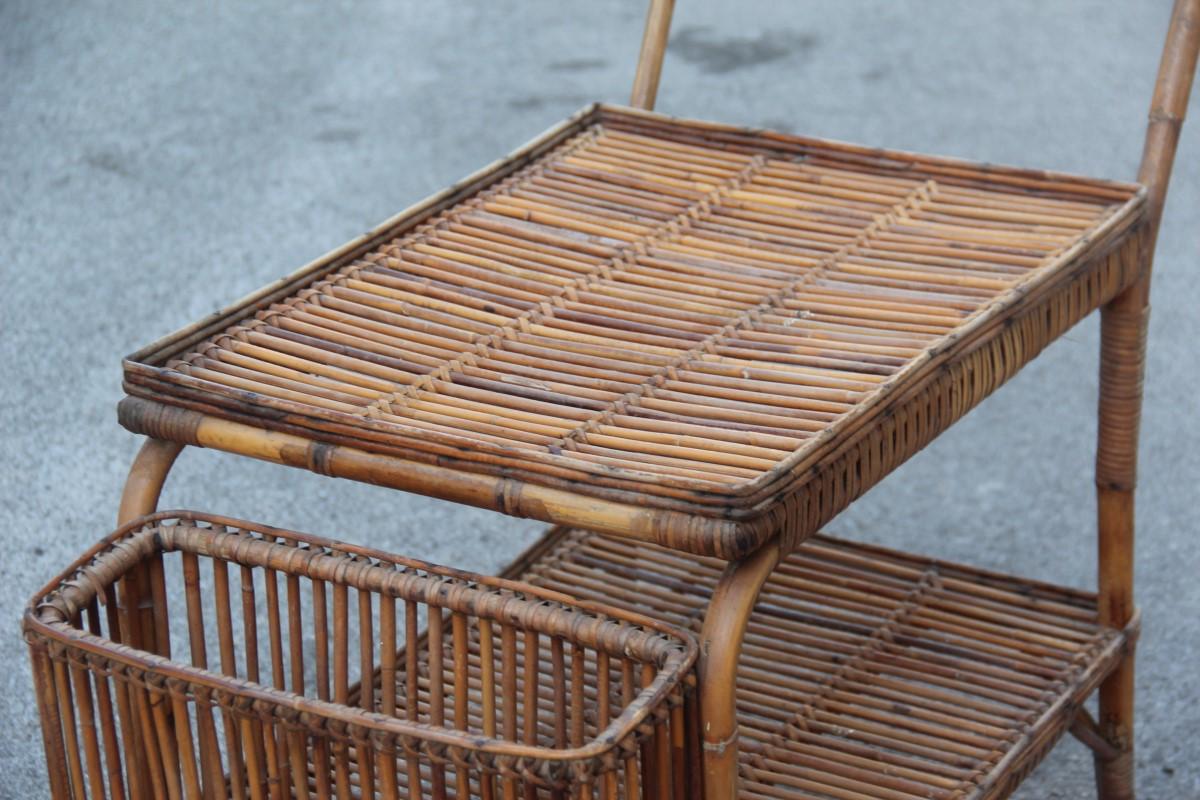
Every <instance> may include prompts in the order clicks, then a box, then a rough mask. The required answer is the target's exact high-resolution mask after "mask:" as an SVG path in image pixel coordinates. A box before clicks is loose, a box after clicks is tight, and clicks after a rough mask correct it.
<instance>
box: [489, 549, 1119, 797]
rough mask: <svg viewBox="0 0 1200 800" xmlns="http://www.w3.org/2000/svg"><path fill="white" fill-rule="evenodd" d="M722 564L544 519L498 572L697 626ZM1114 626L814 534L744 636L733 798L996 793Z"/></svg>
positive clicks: (1068, 715) (1072, 696)
mask: <svg viewBox="0 0 1200 800" xmlns="http://www.w3.org/2000/svg"><path fill="white" fill-rule="evenodd" d="M723 568H724V562H721V561H717V560H704V559H696V558H695V557H692V556H686V555H680V554H677V553H675V552H673V551H670V550H666V549H663V548H660V547H656V546H654V545H645V544H638V543H634V542H630V541H626V540H616V539H612V538H608V537H603V536H600V535H596V534H592V533H588V532H584V531H575V530H563V529H556V530H555V531H553V532H552V533H551V534H549V535H548V537H547V538H546V539H545V540H543V542H542V543H541V544H540V545H539V546H536V547H535V548H534V549H533V550H531V551H530V552H529V553H528V554H526V556H524V557H523V558H522V559H520V560H518V562H516V563H514V564H513V565H512V566H511V567H510V569H509V571H508V573H507V574H508V575H509V576H511V577H518V576H519V577H520V578H521V579H522V580H524V581H526V582H529V583H532V584H535V585H540V586H543V587H546V588H552V589H558V590H561V591H564V592H568V593H570V594H573V595H575V596H576V597H579V598H581V599H591V600H597V601H604V602H607V603H611V604H616V605H621V604H625V605H627V606H629V607H631V608H636V609H637V610H638V611H639V612H641V613H645V614H650V615H653V616H656V617H658V618H661V619H663V620H664V621H668V622H670V623H673V624H676V625H680V626H682V627H687V628H690V629H691V630H693V631H696V632H699V630H700V626H701V623H702V620H703V613H704V609H705V607H706V605H707V601H708V597H709V595H710V594H711V592H712V589H713V588H714V586H715V585H716V583H717V581H718V579H719V578H720V575H721V573H722V570H723ZM1132 635H1133V634H1132V631H1116V630H1112V629H1108V628H1104V627H1101V626H1100V625H1099V624H1098V623H1097V621H1096V602H1095V596H1094V595H1092V594H1087V593H1083V592H1078V591H1075V590H1070V589H1062V588H1058V587H1053V586H1049V585H1045V584H1040V583H1036V582H1030V581H1023V580H1019V579H1016V578H1010V577H1005V576H1001V575H996V574H993V573H987V572H982V571H978V570H975V569H971V568H967V567H962V566H958V565H953V564H948V563H944V562H937V561H933V560H929V559H922V558H918V557H913V556H908V555H903V554H900V553H895V552H891V551H886V550H882V549H878V548H874V547H869V546H865V545H859V544H854V543H848V542H843V541H838V540H834V539H829V538H826V537H815V538H814V539H812V540H810V541H809V542H808V543H806V544H805V545H804V546H802V547H801V548H800V549H799V550H798V551H797V552H796V553H795V554H793V555H792V556H790V557H789V558H787V559H786V560H785V562H784V563H783V564H782V565H781V566H780V567H779V568H778V569H777V570H776V572H775V573H774V575H773V576H772V578H771V579H770V581H769V582H768V583H767V585H766V586H765V587H764V589H763V592H762V594H761V596H760V598H759V602H758V605H757V607H756V609H755V614H754V616H753V617H752V619H751V623H750V627H749V631H748V633H747V637H746V640H745V643H744V649H743V653H742V661H741V667H740V673H739V677H738V687H737V692H738V695H737V697H738V707H739V716H740V722H741V740H740V749H741V766H740V772H741V781H742V784H741V785H742V789H741V797H743V798H821V799H822V800H825V799H827V798H828V799H830V800H862V799H863V798H881V799H883V798H886V799H887V800H904V798H918V797H919V798H946V799H947V800H949V799H950V798H954V800H962V799H963V798H973V799H975V800H981V799H982V798H989V799H991V798H999V797H1005V796H1007V795H1008V794H1009V793H1011V792H1012V791H1013V790H1014V789H1015V788H1016V786H1017V785H1018V784H1019V783H1020V781H1021V780H1022V779H1023V778H1024V777H1025V776H1026V775H1028V773H1029V772H1030V771H1031V770H1032V769H1033V768H1034V767H1035V766H1036V765H1037V764H1038V763H1039V761H1040V760H1041V758H1042V757H1043V756H1044V755H1045V754H1046V753H1047V752H1049V750H1050V748H1051V747H1052V746H1053V744H1054V743H1055V742H1056V741H1057V740H1058V738H1059V737H1060V736H1061V735H1062V734H1063V733H1064V732H1065V731H1066V729H1067V727H1068V725H1069V724H1070V722H1071V720H1072V716H1073V714H1074V712H1075V709H1076V707H1077V706H1078V704H1079V703H1080V702H1082V701H1083V700H1084V698H1086V696H1087V695H1088V694H1089V693H1090V692H1091V691H1092V690H1093V689H1094V688H1095V687H1096V686H1097V685H1098V683H1099V682H1100V681H1101V680H1102V679H1103V677H1104V676H1105V675H1107V674H1108V673H1109V672H1110V671H1111V670H1112V668H1113V667H1114V666H1115V665H1116V663H1117V662H1118V661H1119V659H1120V657H1121V654H1122V652H1123V650H1124V649H1125V648H1126V647H1127V646H1129V644H1130V639H1131V638H1132Z"/></svg>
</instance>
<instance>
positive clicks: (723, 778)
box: [699, 539, 781, 800]
mask: <svg viewBox="0 0 1200 800" xmlns="http://www.w3.org/2000/svg"><path fill="white" fill-rule="evenodd" d="M780 557H781V553H780V551H779V541H778V540H777V539H776V540H772V541H770V542H768V543H767V544H766V545H764V546H763V547H761V548H759V549H758V550H756V551H755V552H754V553H752V554H751V555H750V556H748V557H747V558H746V559H745V560H743V561H740V562H737V563H735V564H730V565H729V567H728V568H726V570H725V574H724V575H723V576H722V577H721V582H720V583H718V584H717V588H716V590H715V591H714V592H713V596H712V599H711V600H710V601H709V603H708V612H707V613H706V614H705V617H704V628H703V629H702V630H701V633H700V665H699V666H700V708H701V719H703V721H704V731H703V746H704V797H705V798H706V800H733V798H735V797H737V796H738V791H737V777H738V774H737V767H738V749H737V733H738V722H737V692H736V686H737V668H738V659H739V658H740V656H741V654H742V638H743V636H745V633H746V624H747V623H748V622H749V620H750V612H752V611H753V610H754V604H755V602H757V601H758V593H759V591H760V590H761V589H762V587H763V584H764V583H766V581H767V578H768V577H770V575H771V571H772V570H774V569H775V566H776V565H777V564H778V563H779V559H780Z"/></svg>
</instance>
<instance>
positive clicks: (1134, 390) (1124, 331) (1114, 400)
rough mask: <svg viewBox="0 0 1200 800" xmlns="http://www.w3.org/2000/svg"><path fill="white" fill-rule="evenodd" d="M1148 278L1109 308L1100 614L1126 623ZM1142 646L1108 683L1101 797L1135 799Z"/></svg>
mask: <svg viewBox="0 0 1200 800" xmlns="http://www.w3.org/2000/svg"><path fill="white" fill-rule="evenodd" d="M1142 283H1143V282H1142V281H1139V282H1138V284H1137V285H1135V286H1134V287H1133V288H1132V289H1130V290H1128V291H1126V292H1125V293H1123V294H1122V295H1120V296H1119V297H1117V299H1116V300H1114V301H1113V302H1112V303H1110V304H1109V305H1108V306H1106V307H1105V308H1104V309H1103V310H1102V311H1101V318H1100V337H1101V365H1100V421H1099V442H1098V448H1097V456H1096V494H1097V516H1098V527H1099V591H1100V622H1101V623H1102V624H1104V625H1107V626H1110V627H1114V628H1122V627H1124V626H1125V625H1127V624H1128V623H1129V620H1130V619H1131V618H1132V616H1133V613H1134V602H1133V563H1134V562H1133V547H1134V489H1135V487H1136V483H1137V440H1138V424H1139V419H1140V416H1141V400H1142V373H1143V362H1144V357H1143V354H1144V352H1145V343H1146V321H1147V318H1148V316H1149V307H1148V306H1147V305H1146V303H1145V297H1146V293H1145V291H1144V290H1142ZM1133 683H1134V654H1133V651H1132V650H1130V652H1129V653H1128V654H1127V655H1126V656H1125V658H1124V659H1123V660H1122V661H1121V663H1120V664H1119V665H1118V666H1117V668H1116V670H1115V671H1114V672H1113V673H1112V674H1111V675H1109V676H1108V678H1107V679H1106V680H1105V681H1104V683H1103V684H1101V686H1100V720H1099V725H1100V733H1101V735H1102V736H1103V737H1104V739H1105V740H1107V741H1108V743H1109V744H1111V745H1112V746H1113V747H1114V748H1115V749H1116V753H1115V754H1113V753H1100V752H1097V753H1096V785H1097V790H1098V794H1099V797H1100V798H1101V800H1132V798H1133V797H1134V787H1133V705H1134V704H1133Z"/></svg>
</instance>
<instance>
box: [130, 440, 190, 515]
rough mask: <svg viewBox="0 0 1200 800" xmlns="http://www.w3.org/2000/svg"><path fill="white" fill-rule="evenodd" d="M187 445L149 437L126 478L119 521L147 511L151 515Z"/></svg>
mask: <svg viewBox="0 0 1200 800" xmlns="http://www.w3.org/2000/svg"><path fill="white" fill-rule="evenodd" d="M182 449H183V445H181V444H179V443H178V442H168V441H165V440H163V439H147V440H146V443H145V444H143V445H142V449H141V450H139V451H138V454H137V457H136V458H135V459H134V460H133V466H132V467H130V468H129V477H128V478H126V479H125V491H124V493H123V494H122V495H121V507H120V510H119V511H118V512H117V524H118V525H124V524H125V523H126V522H128V521H129V520H131V519H133V518H135V517H140V516H142V515H143V514H151V513H153V512H154V510H155V509H156V508H157V507H158V496H159V494H161V493H162V487H163V484H164V483H165V482H166V480H167V473H168V472H170V471H171V465H172V464H174V463H175V457H176V456H178V455H179V451H180V450H182Z"/></svg>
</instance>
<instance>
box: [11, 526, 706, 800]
mask: <svg viewBox="0 0 1200 800" xmlns="http://www.w3.org/2000/svg"><path fill="white" fill-rule="evenodd" d="M150 598H154V599H155V600H156V601H160V602H155V603H154V604H153V605H152V604H150V603H148V602H146V601H147V600H149V599H150ZM25 631H26V638H27V640H28V642H29V645H30V648H31V652H32V657H33V660H34V664H35V670H34V674H35V675H37V676H38V681H39V685H38V698H39V705H40V711H41V713H42V715H43V717H44V719H46V720H47V721H49V723H50V724H48V725H46V726H45V727H44V731H45V737H46V748H47V753H48V754H49V755H50V759H51V763H50V768H51V769H52V770H60V771H61V772H63V773H65V774H66V775H67V776H68V777H69V780H70V784H71V787H72V792H73V793H72V796H73V797H130V798H159V797H172V798H174V797H203V798H215V797H235V798H255V799H257V798H279V797H309V796H315V797H339V798H343V797H388V798H394V797H409V798H421V797H427V796H433V797H457V798H467V797H481V798H491V797H498V798H499V797H504V798H510V797H526V798H535V797H591V796H593V795H599V796H602V797H642V796H647V797H661V798H683V797H695V796H697V793H698V792H699V787H698V786H697V785H696V784H695V781H697V780H698V776H699V774H700V770H699V769H698V768H697V765H698V763H699V752H698V749H697V746H696V742H697V741H698V738H697V734H698V730H699V725H698V724H697V721H696V718H695V715H696V709H695V702H694V692H693V689H694V684H695V681H694V676H693V672H692V670H693V665H694V663H695V660H696V646H695V643H694V642H693V641H692V640H691V639H690V638H689V637H688V636H687V635H686V634H685V633H682V632H679V631H675V630H673V629H671V628H668V627H666V626H663V625H661V624H658V623H655V622H652V621H650V620H647V619H644V618H641V617H638V616H636V615H632V614H629V613H626V612H622V611H618V610H615V609H610V608H606V607H602V606H598V605H595V604H573V603H572V602H571V601H570V600H569V599H568V598H567V597H565V596H564V595H561V594H558V593H555V592H552V591H548V590H544V589H535V588H533V587H530V586H527V585H524V584H519V583H515V582H512V581H506V580H501V579H493V578H484V577H480V576H476V575H472V574H468V573H464V572H459V571H456V570H450V569H444V568H440V567H435V566H431V565H429V564H425V563H421V562H417V561H411V560H408V559H404V558H399V557H396V556H392V555H388V554H386V553H381V552H378V551H374V550H369V549H366V548H361V547H353V546H348V545H344V544H341V543H337V542H333V541H329V540H326V539H320V538H316V537H312V536H307V535H303V534H297V533H292V532H286V531H280V530H276V529H272V528H265V527H261V526H258V525H253V524H249V523H245V522H240V521H235V520H229V519H224V518H218V517H212V516H201V515H197V514H191V513H182V514H181V513H179V512H169V513H164V514H157V515H154V516H151V517H146V518H143V519H140V520H137V521H136V522H134V523H131V524H129V525H126V526H125V527H123V528H121V529H120V530H118V531H117V532H116V533H114V534H112V535H111V536H109V537H108V538H106V539H105V540H104V541H102V542H101V543H100V544H98V545H97V546H95V547H94V548H92V549H91V550H89V551H88V552H87V553H86V554H84V555H83V556H82V557H81V558H80V559H79V560H78V561H77V562H76V563H75V564H73V565H72V566H71V567H70V568H69V569H68V570H67V571H66V572H64V573H63V574H62V575H60V576H59V577H58V578H57V579H55V580H54V581H52V582H51V583H50V584H49V585H48V586H47V587H45V589H43V590H42V591H41V592H40V593H39V594H38V595H37V596H36V597H35V598H34V599H33V601H32V603H31V605H30V608H29V609H28V610H27V612H26V615H25ZM173 633H174V636H175V637H176V638H175V641H172V634H173ZM173 651H174V652H173ZM532 654H536V656H533V655H532Z"/></svg>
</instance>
